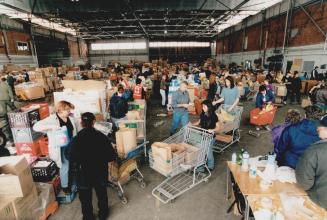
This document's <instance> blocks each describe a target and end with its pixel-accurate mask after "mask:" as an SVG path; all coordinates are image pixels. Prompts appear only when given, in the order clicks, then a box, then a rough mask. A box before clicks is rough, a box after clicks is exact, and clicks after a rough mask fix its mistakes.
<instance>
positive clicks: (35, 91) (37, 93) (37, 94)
mask: <svg viewBox="0 0 327 220" xmlns="http://www.w3.org/2000/svg"><path fill="white" fill-rule="evenodd" d="M24 96H25V97H26V98H27V99H28V100H33V99H39V98H44V97H45V93H44V89H43V86H34V87H29V88H25V89H24Z"/></svg>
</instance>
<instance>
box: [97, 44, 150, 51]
mask: <svg viewBox="0 0 327 220" xmlns="http://www.w3.org/2000/svg"><path fill="white" fill-rule="evenodd" d="M91 49H92V50H142V49H146V42H132V43H128V42H126V43H125V42H118V43H92V44H91Z"/></svg>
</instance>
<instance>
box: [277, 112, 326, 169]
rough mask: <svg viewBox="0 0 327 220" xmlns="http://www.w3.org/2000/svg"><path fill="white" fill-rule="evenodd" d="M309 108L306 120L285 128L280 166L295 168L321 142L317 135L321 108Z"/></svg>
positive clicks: (280, 150) (282, 136)
mask: <svg viewBox="0 0 327 220" xmlns="http://www.w3.org/2000/svg"><path fill="white" fill-rule="evenodd" d="M312 108H313V107H312V106H308V107H306V108H305V112H306V118H305V119H303V120H301V121H300V122H298V123H294V124H292V125H290V126H288V127H287V128H285V129H284V130H283V132H282V134H281V137H280V140H279V142H278V151H279V154H278V155H277V162H278V165H279V166H289V167H292V168H295V167H296V165H297V163H298V159H299V158H300V157H301V156H302V154H303V153H304V152H305V150H306V149H308V147H309V146H310V145H311V144H313V143H315V142H317V141H319V140H320V139H319V136H318V133H317V120H316V119H317V117H316V116H318V115H320V114H321V110H320V109H319V108H314V109H315V111H316V112H315V113H314V112H313V109H312Z"/></svg>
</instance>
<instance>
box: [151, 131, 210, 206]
mask: <svg viewBox="0 0 327 220" xmlns="http://www.w3.org/2000/svg"><path fill="white" fill-rule="evenodd" d="M212 139H213V134H212V133H210V132H208V131H207V130H204V129H201V128H197V127H193V126H189V127H188V126H186V127H183V128H182V129H181V130H180V131H179V132H178V133H176V134H174V135H173V136H171V137H169V138H168V139H166V140H165V141H163V143H166V144H181V145H184V146H187V147H186V148H185V151H184V152H182V153H180V154H175V153H173V154H172V157H171V160H163V159H162V158H161V157H160V156H158V154H157V152H154V151H153V149H154V148H153V149H152V150H151V151H150V152H149V162H150V167H151V168H152V169H154V170H156V171H157V172H159V173H161V174H162V175H164V176H166V177H167V179H166V180H164V181H163V182H162V183H161V184H159V185H158V186H157V187H155V188H154V189H153V191H152V195H153V196H154V197H156V198H157V199H158V200H160V201H161V202H163V203H165V204H166V203H168V202H169V201H171V200H173V199H175V198H176V197H178V196H179V195H181V194H183V193H184V192H186V191H188V190H189V189H192V188H193V187H195V186H196V185H198V184H199V183H201V182H203V181H207V180H208V179H209V177H210V176H211V173H210V170H209V169H208V167H207V165H206V160H207V154H208V150H209V146H210V143H211V141H212ZM199 167H201V168H202V167H203V168H205V169H206V170H207V171H208V173H207V174H204V173H202V172H199Z"/></svg>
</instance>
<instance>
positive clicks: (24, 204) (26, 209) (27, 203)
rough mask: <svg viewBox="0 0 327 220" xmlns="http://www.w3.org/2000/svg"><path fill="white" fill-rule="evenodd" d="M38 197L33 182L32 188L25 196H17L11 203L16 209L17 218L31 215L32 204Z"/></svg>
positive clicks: (25, 217)
mask: <svg viewBox="0 0 327 220" xmlns="http://www.w3.org/2000/svg"><path fill="white" fill-rule="evenodd" d="M37 199H38V194H37V191H36V186H35V185H34V184H33V187H32V190H31V191H30V192H29V194H28V195H26V196H24V197H23V198H15V199H14V200H13V201H12V202H11V203H12V206H13V209H14V213H15V216H16V219H28V217H27V216H31V215H32V212H31V209H30V207H31V205H32V204H33V203H35V202H36V201H37Z"/></svg>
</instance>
